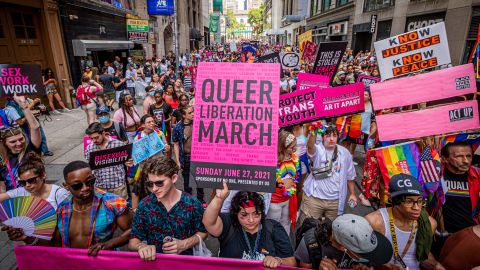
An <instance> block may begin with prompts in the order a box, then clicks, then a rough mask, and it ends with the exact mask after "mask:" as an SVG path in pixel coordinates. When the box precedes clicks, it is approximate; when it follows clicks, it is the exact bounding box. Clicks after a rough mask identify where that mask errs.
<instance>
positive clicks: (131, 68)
mask: <svg viewBox="0 0 480 270" xmlns="http://www.w3.org/2000/svg"><path fill="white" fill-rule="evenodd" d="M130 60H131V59H130ZM129 62H130V61H129ZM125 79H126V80H127V90H128V91H129V92H130V95H131V96H132V98H133V104H135V105H136V104H137V99H136V98H135V81H136V80H137V71H136V70H135V64H133V63H128V64H127V71H125Z"/></svg>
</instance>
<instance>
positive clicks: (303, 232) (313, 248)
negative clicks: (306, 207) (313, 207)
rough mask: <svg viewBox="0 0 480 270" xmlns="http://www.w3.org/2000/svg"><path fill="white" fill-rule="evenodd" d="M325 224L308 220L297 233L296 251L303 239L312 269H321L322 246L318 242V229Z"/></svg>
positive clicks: (314, 219)
mask: <svg viewBox="0 0 480 270" xmlns="http://www.w3.org/2000/svg"><path fill="white" fill-rule="evenodd" d="M328 221H329V220H328ZM323 223H324V221H323V222H322V221H320V220H319V219H316V218H306V219H305V220H304V221H303V223H302V225H301V226H300V227H298V228H297V230H296V232H295V240H296V242H295V249H297V248H298V245H299V244H300V242H301V241H302V238H303V239H304V241H305V245H306V246H307V250H308V255H309V257H310V262H311V263H312V269H319V266H320V262H321V261H322V246H321V243H319V242H318V240H317V229H318V228H319V227H320V226H321V225H322V224H323Z"/></svg>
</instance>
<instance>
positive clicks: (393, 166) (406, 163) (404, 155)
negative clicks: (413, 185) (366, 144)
mask: <svg viewBox="0 0 480 270" xmlns="http://www.w3.org/2000/svg"><path fill="white" fill-rule="evenodd" d="M375 151H376V153H375V154H376V156H377V159H378V165H379V167H380V172H381V173H382V178H383V182H384V183H385V186H386V187H388V183H390V179H391V178H392V176H394V175H397V174H400V173H404V174H409V175H411V176H413V177H415V178H417V179H418V181H419V182H420V184H422V186H423V187H424V184H423V179H422V174H421V173H420V150H419V149H418V146H417V144H416V143H415V142H410V143H405V144H397V145H392V146H388V147H384V148H378V149H376V150H375Z"/></svg>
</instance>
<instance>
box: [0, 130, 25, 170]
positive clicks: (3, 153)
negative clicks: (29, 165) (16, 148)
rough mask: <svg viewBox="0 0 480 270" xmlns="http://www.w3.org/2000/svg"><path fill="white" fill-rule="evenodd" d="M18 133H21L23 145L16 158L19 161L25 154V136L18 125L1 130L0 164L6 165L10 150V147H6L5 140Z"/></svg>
mask: <svg viewBox="0 0 480 270" xmlns="http://www.w3.org/2000/svg"><path fill="white" fill-rule="evenodd" d="M18 134H22V136H23V139H24V140H25V145H24V146H23V149H22V152H20V154H19V156H18V160H19V161H21V160H22V159H23V156H24V155H25V151H26V150H27V136H25V134H24V133H23V131H22V129H21V128H20V127H18V128H10V129H8V130H3V131H2V132H1V133H0V142H1V144H0V158H1V164H2V165H6V164H7V161H8V160H9V153H10V152H11V151H10V149H9V148H8V146H7V144H6V142H7V138H10V137H12V136H16V135H18Z"/></svg>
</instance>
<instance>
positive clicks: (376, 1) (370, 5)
mask: <svg viewBox="0 0 480 270" xmlns="http://www.w3.org/2000/svg"><path fill="white" fill-rule="evenodd" d="M364 3H365V4H364V6H363V11H365V12H367V11H373V10H379V9H384V8H388V7H392V6H395V0H365V2H364Z"/></svg>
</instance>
